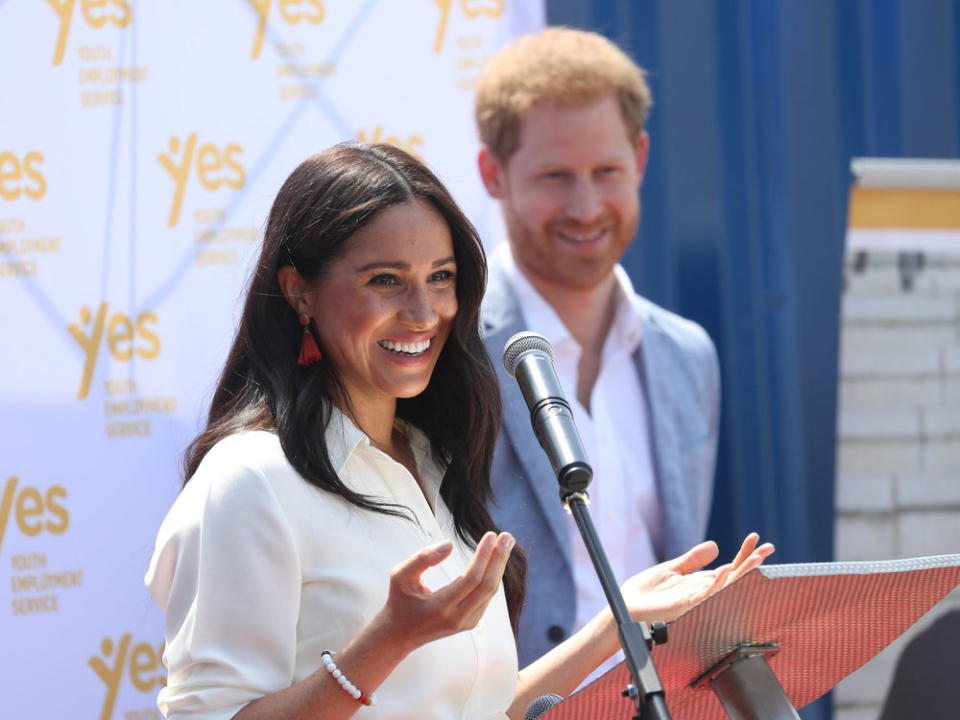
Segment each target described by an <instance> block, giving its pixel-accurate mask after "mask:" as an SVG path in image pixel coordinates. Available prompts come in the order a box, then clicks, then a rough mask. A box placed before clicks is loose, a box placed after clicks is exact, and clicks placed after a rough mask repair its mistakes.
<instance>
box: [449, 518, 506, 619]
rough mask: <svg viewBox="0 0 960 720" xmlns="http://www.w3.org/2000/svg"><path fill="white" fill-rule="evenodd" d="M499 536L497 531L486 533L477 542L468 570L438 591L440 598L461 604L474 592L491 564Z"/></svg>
mask: <svg viewBox="0 0 960 720" xmlns="http://www.w3.org/2000/svg"><path fill="white" fill-rule="evenodd" d="M497 538H498V536H497V535H496V534H495V533H492V532H487V533H484V535H483V537H482V538H480V542H478V543H477V549H476V550H474V551H473V557H472V558H470V563H469V564H468V565H467V568H466V570H464V571H463V573H461V575H460V577H458V578H457V579H456V580H454V581H453V582H451V583H450V584H449V585H447V586H446V587H444V588H442V589H440V590H438V591H437V595H438V598H437V599H438V600H442V601H443V602H445V603H446V602H449V603H453V604H460V603H461V602H463V599H464V598H465V597H466V596H467V595H469V594H470V593H471V592H473V590H474V588H476V586H477V585H478V584H479V583H480V581H481V580H482V579H483V575H484V573H485V572H486V570H487V565H489V564H490V558H491V557H492V556H493V551H494V549H495V547H496V542H497Z"/></svg>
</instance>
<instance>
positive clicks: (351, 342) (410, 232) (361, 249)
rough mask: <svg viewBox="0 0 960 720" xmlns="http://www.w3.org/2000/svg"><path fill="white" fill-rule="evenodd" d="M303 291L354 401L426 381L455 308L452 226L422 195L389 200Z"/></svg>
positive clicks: (418, 388) (407, 393)
mask: <svg viewBox="0 0 960 720" xmlns="http://www.w3.org/2000/svg"><path fill="white" fill-rule="evenodd" d="M346 247H347V250H346V252H345V254H344V255H342V256H341V257H340V258H339V259H337V260H336V261H335V262H333V263H332V264H331V265H330V267H329V268H328V271H327V272H326V274H325V275H324V276H323V277H322V278H321V279H320V280H319V281H318V282H317V283H316V284H315V285H314V286H313V287H312V289H311V290H308V292H307V293H306V294H305V299H306V300H307V302H308V303H309V310H308V312H309V313H310V314H311V315H312V317H313V318H314V321H315V322H316V327H317V331H318V333H319V337H320V341H321V343H320V346H321V348H322V349H323V353H324V358H323V360H322V361H321V362H329V363H332V364H333V366H334V368H335V369H336V371H337V374H338V375H339V376H340V378H341V380H342V381H343V384H344V387H345V388H346V390H347V391H348V393H349V395H350V400H351V402H352V403H361V402H362V403H365V404H367V403H374V404H378V403H380V402H383V401H384V400H388V399H389V400H393V399H396V398H406V397H413V396H415V395H418V394H420V393H421V392H423V390H424V389H425V388H426V387H427V383H428V382H429V381H430V375H431V373H432V372H433V368H434V366H435V365H436V364H437V358H439V356H440V351H441V350H443V345H444V343H445V342H446V340H447V337H448V335H449V334H450V327H451V325H452V323H453V318H454V315H456V313H457V294H456V269H457V266H456V261H455V259H454V254H453V242H452V240H451V237H450V228H449V227H448V226H447V223H446V221H445V220H444V219H443V217H442V216H441V215H440V214H439V213H438V212H437V211H436V210H435V209H434V208H433V206H432V205H430V204H429V203H427V202H425V201H422V200H410V201H408V202H405V203H402V204H399V205H392V206H390V207H388V208H385V209H383V210H381V211H380V212H378V213H377V214H376V215H375V216H374V218H373V220H372V221H370V222H369V223H367V224H366V225H365V226H364V227H362V228H361V229H360V230H358V231H357V232H356V233H354V234H353V236H351V237H350V238H349V239H348V240H347V244H346Z"/></svg>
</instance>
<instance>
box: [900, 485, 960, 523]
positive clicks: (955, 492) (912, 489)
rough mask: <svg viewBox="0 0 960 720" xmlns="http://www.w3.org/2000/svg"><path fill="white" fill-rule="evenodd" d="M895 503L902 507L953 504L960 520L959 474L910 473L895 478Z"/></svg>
mask: <svg viewBox="0 0 960 720" xmlns="http://www.w3.org/2000/svg"><path fill="white" fill-rule="evenodd" d="M895 487H896V491H897V504H898V505H899V506H900V507H902V508H908V509H909V508H919V507H923V508H935V507H939V506H950V505H953V506H955V508H956V509H957V510H958V514H957V515H958V517H957V522H960V475H912V476H904V477H898V478H897V480H896V485H895Z"/></svg>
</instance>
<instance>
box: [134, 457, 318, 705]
mask: <svg viewBox="0 0 960 720" xmlns="http://www.w3.org/2000/svg"><path fill="white" fill-rule="evenodd" d="M228 442H229V441H228ZM238 455H240V456H242V453H234V452H228V451H227V449H226V448H225V447H223V446H222V444H221V445H218V446H216V447H214V448H213V449H212V450H211V451H210V452H209V453H208V455H207V457H205V458H204V461H203V463H202V464H201V466H200V468H199V469H198V471H197V473H196V474H195V475H194V477H193V478H192V479H191V480H190V482H189V483H187V485H186V487H185V488H184V490H183V491H182V492H181V494H180V497H179V498H178V499H177V501H176V502H175V503H174V506H173V508H172V509H171V511H170V513H169V514H168V516H167V518H166V519H165V520H164V522H163V524H162V526H161V528H160V532H159V535H158V537H157V544H156V548H155V550H154V555H153V559H152V560H151V563H150V568H149V570H148V571H147V577H146V582H147V585H148V587H149V588H150V592H151V594H152V595H153V597H154V599H155V600H156V602H157V603H158V604H159V605H160V607H161V608H162V609H163V610H164V613H165V617H166V643H167V644H166V649H165V651H164V655H163V658H164V663H165V664H166V666H167V670H168V680H167V683H168V684H167V686H166V687H165V688H163V689H162V690H161V692H160V696H159V698H158V705H159V706H160V709H161V711H162V712H163V713H164V715H166V716H167V717H168V718H204V720H221V718H222V719H224V720H226V719H227V718H232V717H233V716H234V715H235V714H236V713H237V712H238V711H239V710H240V709H241V708H242V707H243V706H244V705H246V704H247V703H249V702H250V701H251V700H254V699H256V698H259V697H262V696H264V695H266V694H268V693H271V692H275V691H278V690H281V689H283V688H286V687H288V686H289V685H290V684H291V683H292V682H293V674H294V663H295V655H296V628H297V618H298V614H299V607H300V589H301V571H300V561H299V556H298V552H297V547H296V544H295V541H294V537H293V533H292V532H291V528H290V526H289V523H288V522H287V518H286V516H285V514H284V512H283V508H282V507H281V506H280V503H279V502H278V500H277V497H276V495H275V494H274V491H273V488H272V487H271V486H270V484H269V483H268V482H267V480H266V479H265V477H264V476H263V473H262V472H261V471H260V470H259V469H258V468H257V467H256V466H255V465H251V464H245V463H243V462H242V461H239V460H237V459H236V458H237V456H238Z"/></svg>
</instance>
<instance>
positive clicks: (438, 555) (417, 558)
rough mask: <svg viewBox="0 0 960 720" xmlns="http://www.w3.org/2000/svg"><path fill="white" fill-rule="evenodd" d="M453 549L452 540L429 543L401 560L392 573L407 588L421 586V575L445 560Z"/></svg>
mask: <svg viewBox="0 0 960 720" xmlns="http://www.w3.org/2000/svg"><path fill="white" fill-rule="evenodd" d="M452 550H453V543H452V542H451V541H450V540H444V541H443V542H439V543H437V544H435V545H429V546H427V547H425V548H423V549H422V550H420V551H419V552H417V553H415V554H413V555H411V556H410V557H408V558H407V559H406V560H404V561H403V562H401V563H400V564H399V565H397V566H396V567H395V568H394V569H393V571H392V572H391V573H390V574H391V576H392V577H393V578H394V580H396V581H399V582H400V584H401V585H402V586H403V587H405V588H421V587H422V585H421V583H420V576H421V575H423V573H424V572H425V571H426V570H427V568H430V567H433V566H434V565H439V564H440V563H441V562H443V561H444V559H446V557H447V556H448V555H450V552H451V551H452Z"/></svg>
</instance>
